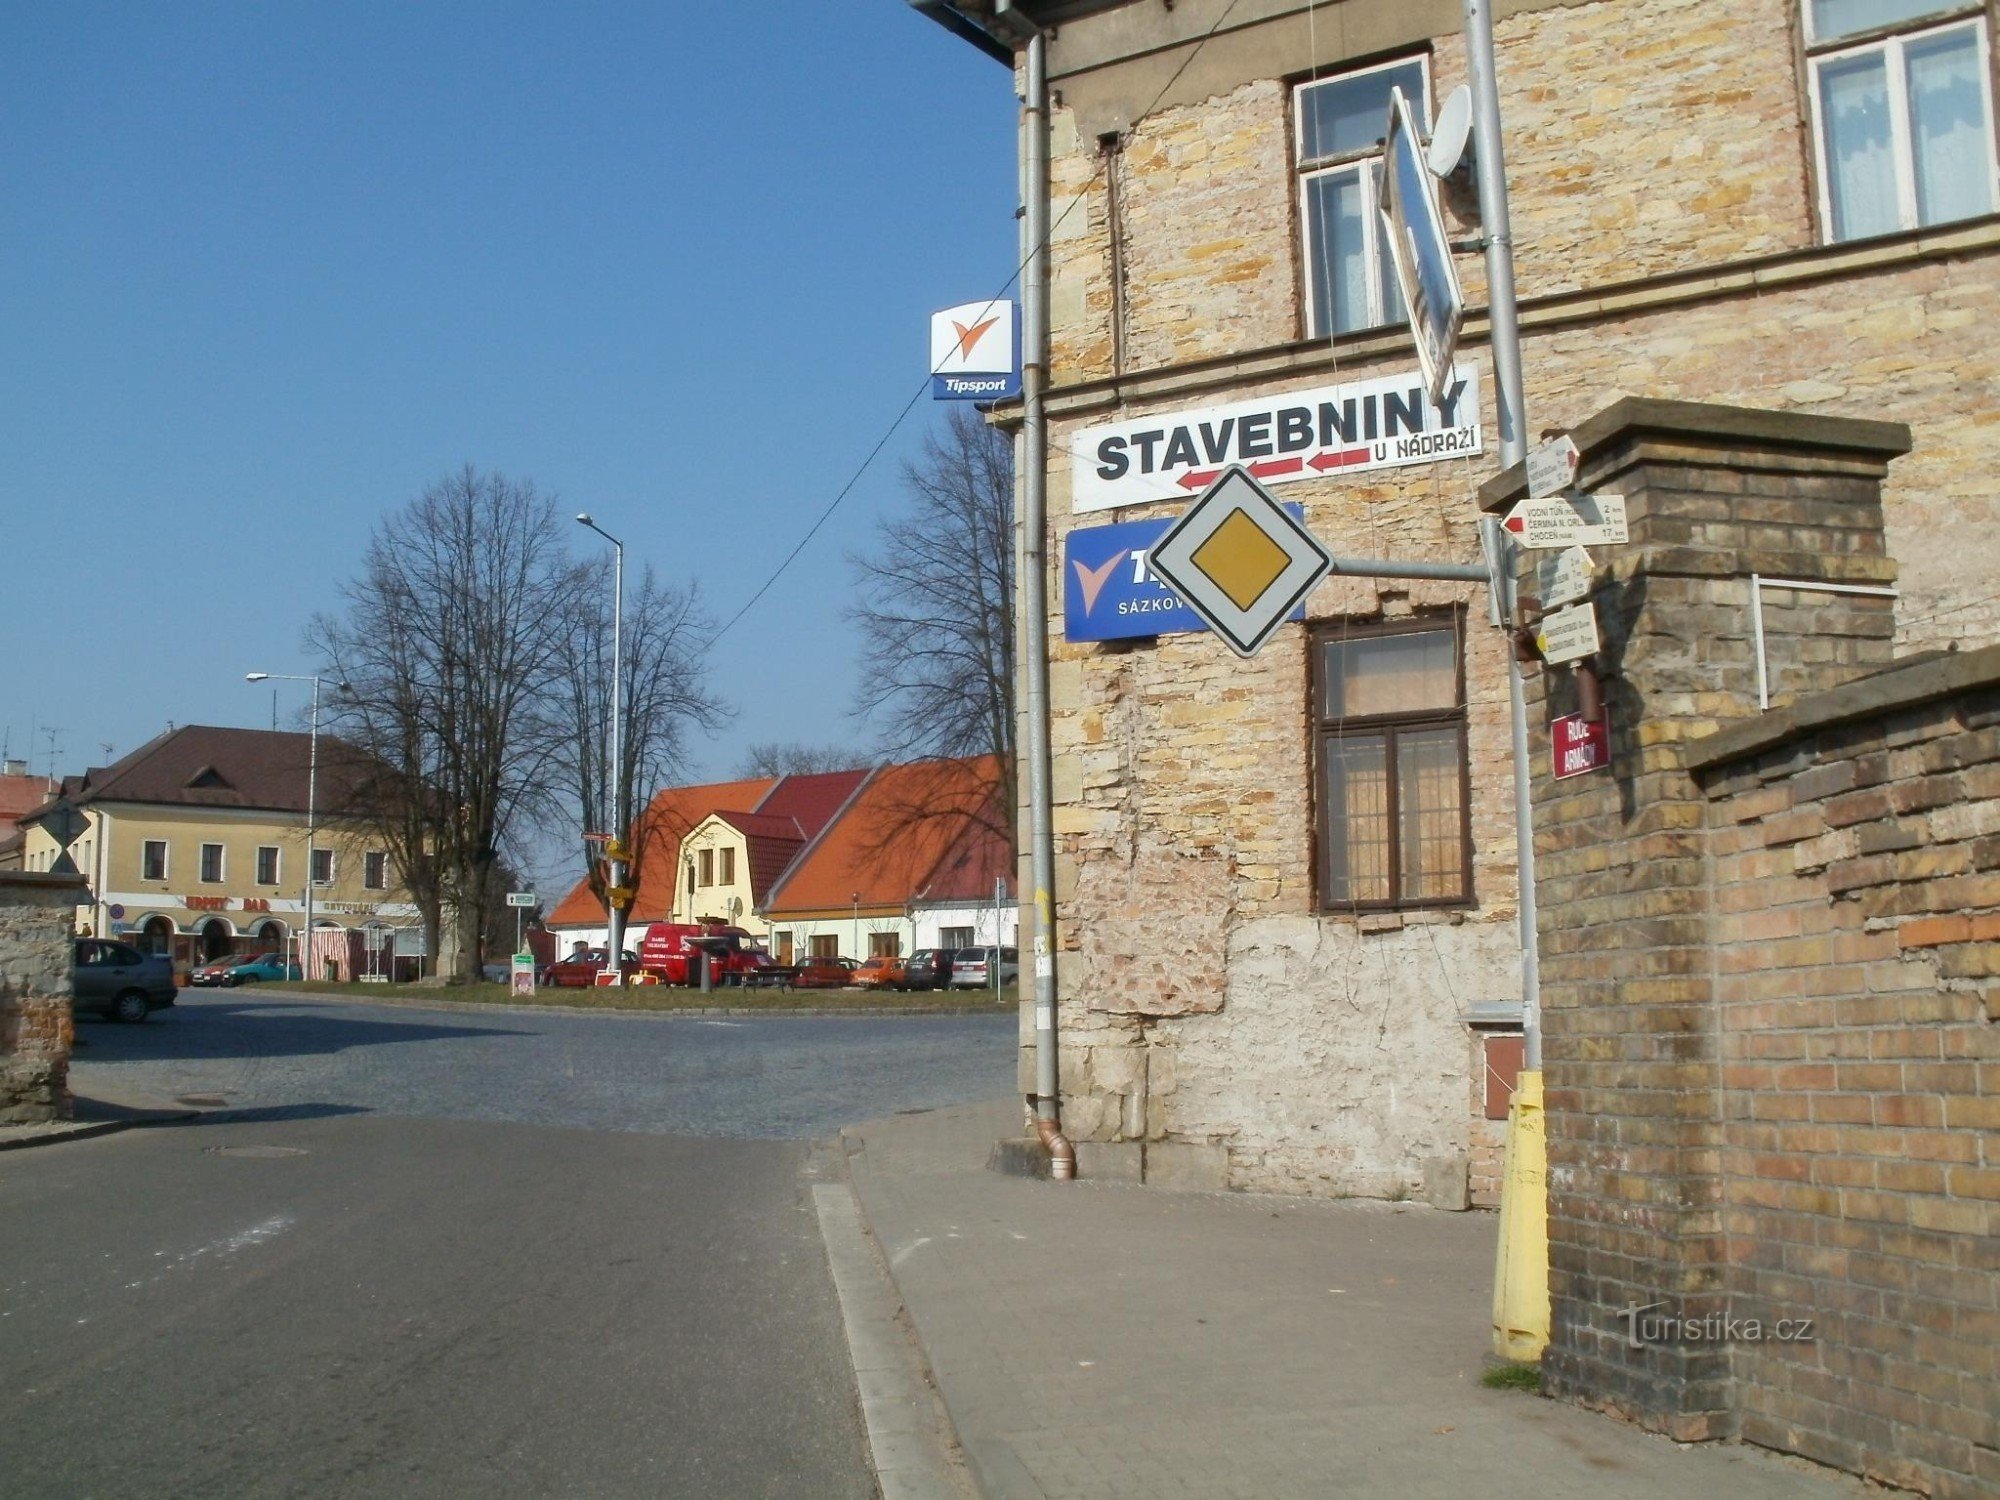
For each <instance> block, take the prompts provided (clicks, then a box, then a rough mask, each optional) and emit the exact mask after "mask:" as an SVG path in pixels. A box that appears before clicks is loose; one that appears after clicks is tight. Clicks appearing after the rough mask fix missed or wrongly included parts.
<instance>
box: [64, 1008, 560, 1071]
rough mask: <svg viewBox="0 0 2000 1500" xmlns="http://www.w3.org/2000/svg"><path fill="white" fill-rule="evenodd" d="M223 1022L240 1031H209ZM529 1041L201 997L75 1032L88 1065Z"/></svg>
mask: <svg viewBox="0 0 2000 1500" xmlns="http://www.w3.org/2000/svg"><path fill="white" fill-rule="evenodd" d="M224 1020H229V1021H235V1022H237V1023H238V1024H235V1025H230V1026H212V1025H209V1024H207V1023H209V1022H212V1021H224ZM533 1035H535V1033H534V1032H532V1031H525V1030H520V1029H510V1028H507V1027H502V1026H450V1025H439V1024H437V1023H436V1022H432V1021H417V1020H409V1021H400V1020H399V1021H371V1020H366V1019H363V1018H361V1017H358V1016H351V1015H348V1014H345V1013H336V1012H332V1011H329V1010H323V1009H319V1008H316V1007H310V1006H305V1005H297V1006H294V1005H288V1004H286V1003H285V1002H284V1001H277V1000H258V1001H243V1002H238V1003H231V1002H228V1001H215V1000H209V999H207V998H206V997H203V998H202V999H200V1000H198V1001H196V1002H195V1003H193V1004H189V1003H188V1002H187V1000H185V999H183V1000H182V1002H181V1003H180V1004H178V1005H175V1006H173V1007H171V1008H170V1009H167V1010H160V1011H155V1012H153V1014H152V1016H151V1017H150V1018H149V1019H148V1020H146V1021H144V1022H142V1023H140V1024H138V1025H130V1024H124V1023H120V1022H117V1021H99V1022H96V1023H92V1022H91V1020H90V1019H89V1018H88V1017H79V1018H78V1025H77V1044H78V1048H79V1050H80V1051H81V1052H82V1053H83V1054H84V1055H85V1058H86V1059H87V1060H88V1061H90V1062H93V1063H98V1062H106V1063H110V1062H140V1061H145V1062H157V1061H162V1060H165V1059H170V1058H197V1057H199V1058H216V1057H308V1056H323V1055H326V1054H330V1053H336V1052H345V1051H348V1050H349V1049H351V1048H355V1047H386V1046H392V1045H402V1044H407V1043H411V1042H439V1041H450V1040H454V1039H457V1038H465V1037H479V1038H485V1037H493V1038H501V1037H514V1036H533Z"/></svg>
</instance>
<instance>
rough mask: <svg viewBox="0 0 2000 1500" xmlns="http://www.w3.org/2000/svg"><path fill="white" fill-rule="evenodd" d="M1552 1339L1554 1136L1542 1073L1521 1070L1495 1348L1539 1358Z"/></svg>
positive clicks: (1497, 1282)
mask: <svg viewBox="0 0 2000 1500" xmlns="http://www.w3.org/2000/svg"><path fill="white" fill-rule="evenodd" d="M1548 1342H1549V1141H1548V1129H1547V1125H1546V1123H1545V1121H1544V1120H1543V1117H1542V1075H1541V1074H1540V1073H1538V1072H1537V1073H1526V1072H1524V1073H1522V1074H1521V1077H1520V1081H1519V1082H1518V1083H1516V1084H1515V1086H1514V1098H1513V1102H1512V1103H1510V1104H1509V1105H1508V1106H1507V1170H1506V1173H1505V1175H1504V1176H1502V1178H1501V1180H1500V1249H1499V1254H1498V1256H1497V1257H1496V1260H1495V1264H1494V1268H1493V1352H1494V1353H1495V1354H1498V1355H1499V1356H1500V1357H1501V1358H1502V1359H1514V1360H1523V1361H1532V1360H1538V1359H1540V1358H1541V1357H1542V1350H1544V1349H1545V1348H1547V1347H1548Z"/></svg>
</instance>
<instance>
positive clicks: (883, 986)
mask: <svg viewBox="0 0 2000 1500" xmlns="http://www.w3.org/2000/svg"><path fill="white" fill-rule="evenodd" d="M854 982H855V984H857V985H858V986H860V987H861V988H862V989H864V990H900V989H901V988H902V987H903V959H902V955H900V954H896V953H878V954H876V955H875V956H874V957H873V958H871V959H869V960H868V961H867V962H866V963H864V964H862V966H861V967H860V968H858V969H856V970H855V971H854Z"/></svg>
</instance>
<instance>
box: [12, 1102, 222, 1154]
mask: <svg viewBox="0 0 2000 1500" xmlns="http://www.w3.org/2000/svg"><path fill="white" fill-rule="evenodd" d="M73 1107H74V1114H73V1115H72V1116H71V1118H69V1119H67V1120H50V1121H48V1122H46V1123H45V1124H38V1125H0V1151H13V1150H18V1149H20V1148H21V1147H24V1146H49V1145H54V1144H55V1143H56V1142H58V1141H75V1140H83V1139H85V1138H87V1137H89V1136H93V1135H109V1134H111V1133H112V1132H113V1131H117V1130H129V1129H130V1128H131V1127H132V1126H134V1125H177V1124H181V1123H183V1122H185V1121H188V1120H193V1119H198V1118H200V1116H201V1115H202V1113H203V1110H202V1109H201V1108H198V1107H195V1106H193V1105H188V1104H183V1103H182V1102H180V1101H179V1100H177V1099H155V1098H153V1097H152V1096H151V1095H147V1094H132V1093H126V1092H121V1091H114V1090H110V1089H103V1088H92V1089H90V1090H89V1091H88V1092H83V1091H78V1092H77V1093H76V1095H75V1103H74V1106H73Z"/></svg>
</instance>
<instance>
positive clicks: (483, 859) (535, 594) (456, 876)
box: [307, 464, 581, 977]
mask: <svg viewBox="0 0 2000 1500" xmlns="http://www.w3.org/2000/svg"><path fill="white" fill-rule="evenodd" d="M580 587H581V583H580V580H579V578H578V568H577V565H576V564H575V563H574V562H573V561H572V560H571V558H570V556H569V554H568V552H567V550H566V549H565V547H564V546H563V542H562V533H561V531H560V529H559V527H558V525H557V518H556V512H555V507H554V502H553V500H552V499H551V498H549V497H545V496H543V495H541V494H540V493H538V492H537V491H536V489H535V487H534V486H533V485H532V484H529V483H525V482H517V481H513V480H509V479H507V478H506V477H504V476H502V475H499V474H482V473H480V472H479V471H478V470H476V469H474V468H473V467H472V466H471V465H469V464H468V465H467V466H466V467H465V468H464V469H463V470H461V471H460V472H459V473H457V474H455V475H453V476H451V477H450V478H449V479H445V480H442V481H440V482H439V483H437V484H434V485H432V486H431V487H430V488H428V489H427V490H425V491H424V493H423V494H422V495H420V496H419V497H418V498H417V499H416V500H414V501H412V502H411V503H410V504H409V505H407V506H406V507H404V508H403V509H402V510H401V511H399V512H397V513H396V514H394V515H392V516H390V517H388V518H387V519H386V520H384V521H383V522H382V523H381V524H379V525H378V526H377V527H376V528H375V531H374V533H373V535H371V536H370V538H369V541H368V546H367V548H366V550H365V552H364V553H363V556H362V569H361V574H360V576H359V577H358V578H356V579H354V580H352V581H351V582H349V583H347V584H345V585H343V586H342V589H341V594H342V597H343V598H344V600H345V601H346V610H345V611H344V613H342V614H340V615H320V616H317V617H315V619H314V620H313V622H312V624H311V625H310V626H309V627H308V630H307V644H308V646H309V647H310V648H311V649H313V650H315V651H316V652H317V653H318V654H319V655H320V656H321V658H322V659H323V660H324V662H325V664H326V669H327V671H328V672H329V673H330V675H332V676H334V677H336V678H338V679H342V680H344V681H345V682H346V683H348V684H349V687H350V691H349V692H348V693H345V694H342V695H340V696H338V697H336V699H335V700H334V702H333V703H332V705H331V711H330V713H329V714H328V715H327V717H328V720H329V722H330V725H331V727H332V728H333V730H334V732H335V733H336V734H338V735H339V736H340V737H341V738H342V739H344V740H345V741H346V742H347V743H348V744H349V745H351V746H352V747H353V748H354V750H355V751H357V752H359V758H360V766H359V768H358V774H357V775H356V777H355V779H354V780H353V782H352V784H351V788H350V791H349V793H348V796H347V799H346V800H347V805H346V806H343V807H340V808H335V809H333V811H334V812H335V813H337V814H338V815H340V816H341V817H343V818H345V819H347V820H348V821H349V822H351V823H355V824H359V825H362V826H365V827H366V828H368V829H369V830H370V831H371V832H373V833H374V834H375V835H376V836H378V837H379V838H381V839H382V841H383V843H384V844H385V845H386V846H387V848H388V850H389V853H390V854H391V856H392V857H393V858H394V859H395V861H396V865H397V868H398V870H399V871H400V872H401V874H402V877H403V881H404V883H405V885H406V886H407V887H408V888H409V890H410V892H411V895H412V897H413V899H414V900H415V901H416V904H417V906H418V909H419V910H420V912H421V913H422V916H423V923H424V932H425V937H426V939H427V945H428V951H429V952H430V954H431V955H432V957H431V960H430V962H431V965H432V967H433V969H434V970H435V969H436V968H437V965H438V960H439V958H441V957H448V958H449V959H450V964H449V970H450V972H453V973H455V974H457V975H459V976H461V977H464V976H466V975H467V974H468V973H469V972H470V971H471V970H472V968H473V966H474V965H476V964H477V963H479V961H480V959H481V957H482V956H483V953H484V950H485V946H486V935H487V923H488V913H489V912H490V911H491V910H492V896H493V892H494V888H495V881H496V879H497V878H499V875H500V871H499V868H498V861H499V856H500V852H501V848H502V846H503V844H504V843H505V841H506V840H507V838H508V836H509V835H510V833H513V832H515V831H516V830H517V829H519V828H521V827H523V826H524V825H525V824H526V823H527V822H528V821H529V820H531V819H532V818H533V817H534V816H535V815H537V814H538V813H541V812H543V811H545V809H546V807H547V805H548V801H549V798H550V795H551V787H550V780H549V774H548V765H549V761H550V746H549V744H548V741H547V736H546V735H545V734H541V733H538V732H537V731H536V724H537V716H536V712H535V710H536V707H537V699H538V697H539V696H540V695H541V694H543V693H545V692H546V691H547V690H548V688H549V686H550V683H551V681H552V679H553V678H554V675H555V673H556V672H557V670H558V668H559V664H560V655H559V646H560V643H561V638H562V628H563V622H564V620H565V619H566V613H565V611H566V608H567V606H568V605H569V604H570V602H571V601H572V600H573V599H574V598H575V597H576V595H577V593H578V591H579V588H580ZM446 912H450V913H451V914H452V915H453V917H454V923H453V926H454V928H455V932H456V942H455V943H454V944H453V952H452V953H451V954H449V955H443V954H440V951H439V950H440V945H441V943H442V941H443V936H444V915H445V913H446Z"/></svg>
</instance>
